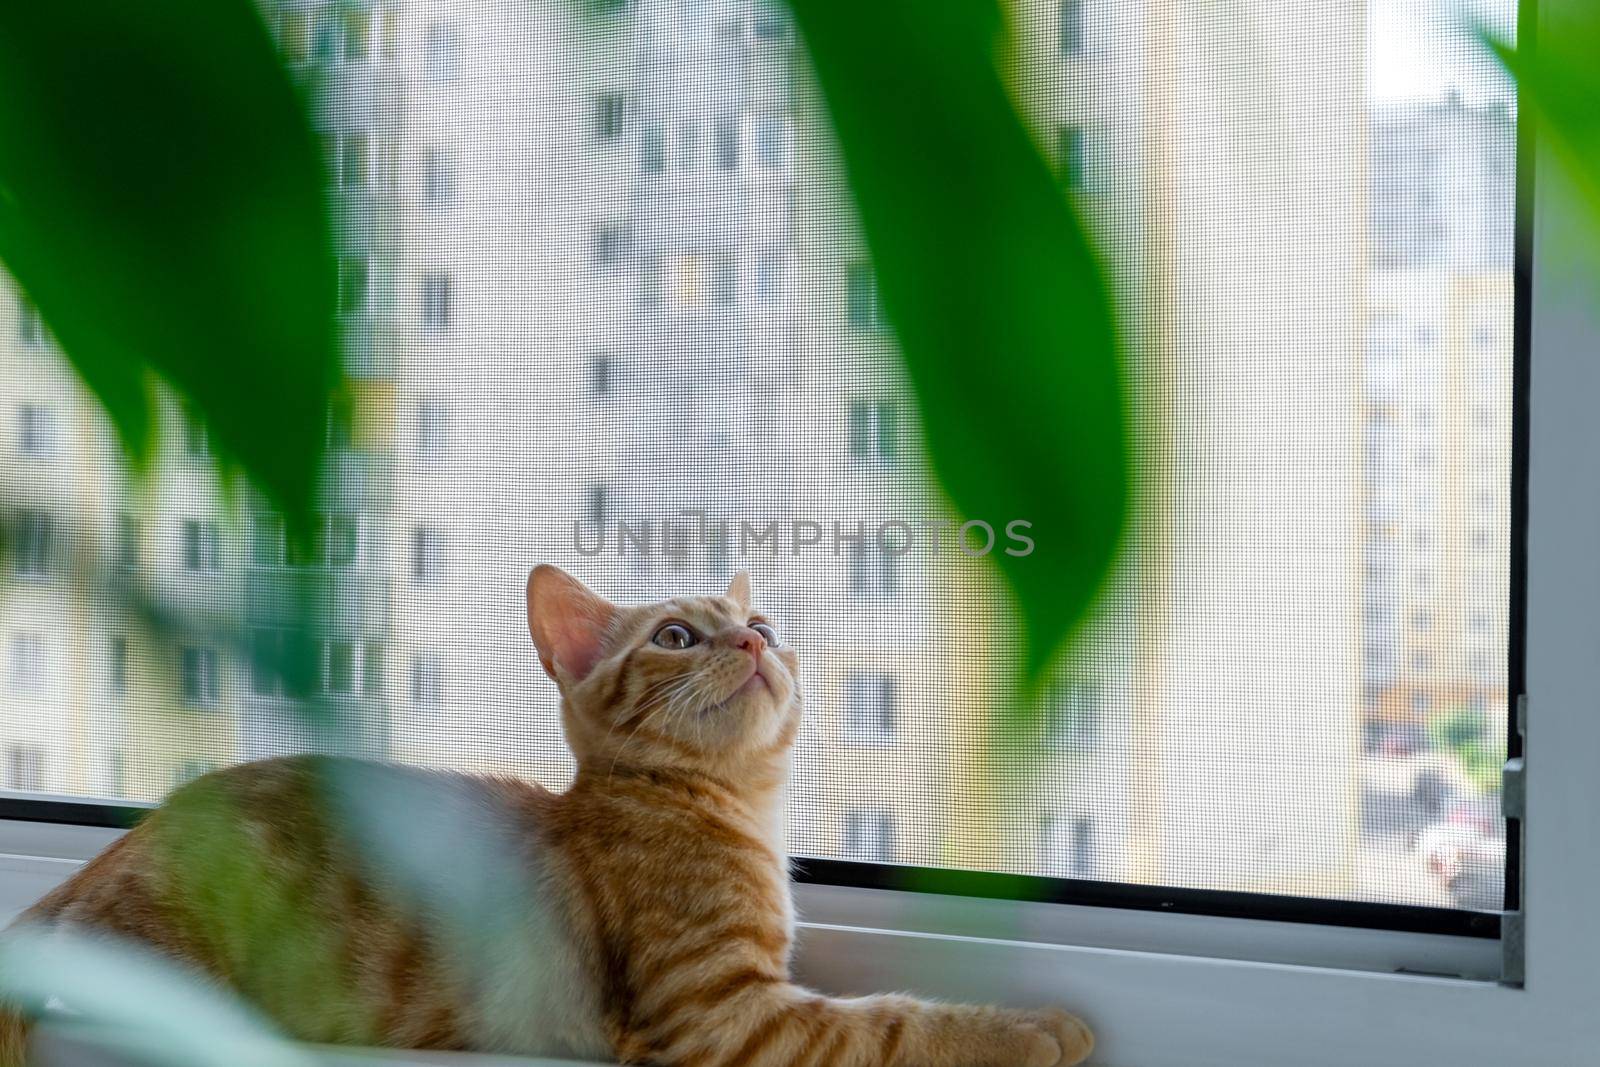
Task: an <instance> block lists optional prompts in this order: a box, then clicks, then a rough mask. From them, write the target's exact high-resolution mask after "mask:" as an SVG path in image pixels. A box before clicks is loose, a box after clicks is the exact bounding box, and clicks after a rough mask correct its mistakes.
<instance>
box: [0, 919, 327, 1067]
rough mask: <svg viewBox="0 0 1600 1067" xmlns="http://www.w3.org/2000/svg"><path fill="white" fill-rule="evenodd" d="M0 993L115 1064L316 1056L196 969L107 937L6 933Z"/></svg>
mask: <svg viewBox="0 0 1600 1067" xmlns="http://www.w3.org/2000/svg"><path fill="white" fill-rule="evenodd" d="M0 993H3V995H4V998H5V1000H6V1001H7V1002H8V1004H12V1005H16V1006H17V1007H19V1008H21V1009H22V1010H23V1011H24V1013H25V1014H28V1015H32V1016H37V1017H42V1019H43V1020H44V1021H45V1022H44V1025H48V1026H52V1027H59V1028H60V1029H61V1030H62V1031H63V1033H64V1035H65V1036H67V1037H68V1038H69V1039H71V1040H72V1041H74V1042H75V1043H80V1044H91V1045H94V1046H96V1047H98V1048H101V1049H104V1050H106V1051H108V1052H111V1053H113V1054H114V1055H115V1056H117V1057H118V1059H117V1062H125V1061H132V1062H139V1063H149V1064H160V1065H161V1067H235V1065H237V1064H245V1063H248V1064H255V1065H259V1067H309V1065H310V1064H313V1063H315V1062H316V1060H315V1059H314V1058H313V1057H312V1056H310V1055H309V1054H307V1053H305V1052H302V1051H301V1050H300V1049H299V1048H297V1047H296V1046H294V1045H293V1044H291V1043H289V1042H288V1041H286V1040H284V1039H283V1038H282V1037H280V1036H279V1035H278V1033H277V1032H276V1031H275V1030H274V1029H273V1028H272V1026H271V1024H269V1023H268V1022H267V1021H266V1020H265V1019H263V1018H261V1017H260V1016H259V1015H258V1014H257V1013H256V1012H255V1011H254V1010H252V1009H251V1008H249V1007H247V1006H246V1005H244V1004H243V1003H242V1002H240V1001H238V1000H236V999H235V998H233V997H232V996H230V995H228V994H227V993H225V992H223V990H222V989H221V988H219V987H218V986H217V985H216V983H215V982H214V981H211V980H209V979H207V978H205V977H203V976H202V975H201V974H200V973H199V972H193V971H188V970H185V969H184V968H183V967H181V966H179V965H178V964H175V963H173V962H171V961H170V960H168V959H165V958H163V957H161V956H158V955H156V954H155V953H153V952H151V951H150V950H149V949H147V948H144V947H143V946H140V945H137V944H134V943H133V942H126V941H118V940H116V939H115V938H111V937H108V936H107V935H105V934H97V935H95V936H93V937H89V936H86V935H82V934H76V933H73V932H72V931H70V930H67V929H60V930H55V931H46V930H43V929H38V928H28V927H24V928H21V929H16V930H10V931H7V933H6V935H5V937H4V939H3V940H0Z"/></svg>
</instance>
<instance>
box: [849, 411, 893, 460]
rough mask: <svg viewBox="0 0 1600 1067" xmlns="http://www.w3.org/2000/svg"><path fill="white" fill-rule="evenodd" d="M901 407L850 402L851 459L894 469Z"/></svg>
mask: <svg viewBox="0 0 1600 1067" xmlns="http://www.w3.org/2000/svg"><path fill="white" fill-rule="evenodd" d="M896 411H897V405H896V404H895V402H894V401H892V400H864V399H861V398H859V397H857V398H854V399H852V400H851V401H850V426H849V432H850V458H851V459H853V460H855V461H856V462H857V463H863V464H870V465H874V466H882V467H892V466H894V462H895V455H896V452H897V448H896V440H895V434H896V433H897V429H896V423H897V418H896Z"/></svg>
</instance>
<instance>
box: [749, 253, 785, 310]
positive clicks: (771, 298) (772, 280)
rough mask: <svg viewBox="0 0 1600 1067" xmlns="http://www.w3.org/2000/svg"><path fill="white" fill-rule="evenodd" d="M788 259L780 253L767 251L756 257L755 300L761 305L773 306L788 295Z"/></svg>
mask: <svg viewBox="0 0 1600 1067" xmlns="http://www.w3.org/2000/svg"><path fill="white" fill-rule="evenodd" d="M788 275H789V272H788V257H787V256H785V255H784V254H783V253H782V252H780V251H777V250H774V249H767V250H764V251H762V252H759V253H757V255H756V266H755V290H756V299H757V300H759V301H761V302H762V303H763V304H774V303H778V302H779V301H781V300H783V299H784V297H786V296H787V295H788V288H789V287H788Z"/></svg>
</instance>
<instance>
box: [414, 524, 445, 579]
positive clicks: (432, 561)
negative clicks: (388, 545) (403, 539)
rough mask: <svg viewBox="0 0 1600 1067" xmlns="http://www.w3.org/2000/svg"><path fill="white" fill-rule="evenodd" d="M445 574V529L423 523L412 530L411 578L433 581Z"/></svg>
mask: <svg viewBox="0 0 1600 1067" xmlns="http://www.w3.org/2000/svg"><path fill="white" fill-rule="evenodd" d="M443 574H444V531H443V530H440V529H439V528H438V527H437V526H430V525H428V524H426V523H422V524H420V525H418V526H415V527H413V528H412V530H411V579H412V581H415V582H424V583H426V582H433V581H436V580H438V578H439V577H440V576H441V575H443Z"/></svg>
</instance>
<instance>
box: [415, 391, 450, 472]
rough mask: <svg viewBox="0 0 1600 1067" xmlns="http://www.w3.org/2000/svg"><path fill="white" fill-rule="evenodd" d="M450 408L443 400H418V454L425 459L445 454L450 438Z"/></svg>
mask: <svg viewBox="0 0 1600 1067" xmlns="http://www.w3.org/2000/svg"><path fill="white" fill-rule="evenodd" d="M449 419H450V409H449V408H448V407H447V406H446V405H445V403H444V401H442V400H431V399H425V400H419V401H417V454H418V455H419V456H421V457H422V458H423V459H437V458H439V457H440V456H442V455H444V453H445V449H446V446H447V444H448V439H449V429H450V421H449Z"/></svg>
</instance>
